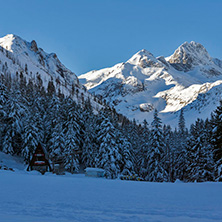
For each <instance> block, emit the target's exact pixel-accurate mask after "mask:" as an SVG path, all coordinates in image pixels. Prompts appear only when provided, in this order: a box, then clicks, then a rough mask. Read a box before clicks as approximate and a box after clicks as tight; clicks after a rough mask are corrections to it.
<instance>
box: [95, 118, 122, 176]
mask: <svg viewBox="0 0 222 222" xmlns="http://www.w3.org/2000/svg"><path fill="white" fill-rule="evenodd" d="M98 127H99V128H98V133H97V141H98V144H99V152H98V155H97V158H96V159H97V160H96V166H97V167H99V168H102V169H104V170H105V176H106V177H107V178H110V179H113V178H117V176H118V174H119V173H120V167H119V163H120V162H121V160H122V156H121V154H120V150H119V144H118V141H117V132H116V129H115V128H114V126H113V125H112V123H111V122H110V120H109V119H108V118H104V120H103V121H102V123H101V124H100V125H99V126H98Z"/></svg>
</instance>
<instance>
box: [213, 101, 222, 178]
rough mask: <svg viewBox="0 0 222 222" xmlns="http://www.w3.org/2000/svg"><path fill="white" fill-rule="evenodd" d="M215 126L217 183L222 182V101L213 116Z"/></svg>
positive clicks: (214, 141) (214, 146)
mask: <svg viewBox="0 0 222 222" xmlns="http://www.w3.org/2000/svg"><path fill="white" fill-rule="evenodd" d="M211 122H212V125H213V140H212V144H213V153H214V161H215V163H216V166H215V172H216V174H215V177H216V180H217V181H222V100H221V101H220V105H219V106H218V107H217V109H216V110H215V111H214V114H213V116H212V120H211Z"/></svg>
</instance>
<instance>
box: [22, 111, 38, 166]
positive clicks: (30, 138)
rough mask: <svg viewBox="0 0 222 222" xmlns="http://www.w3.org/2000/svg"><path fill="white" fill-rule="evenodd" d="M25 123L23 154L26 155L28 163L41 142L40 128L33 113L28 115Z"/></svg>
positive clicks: (25, 158)
mask: <svg viewBox="0 0 222 222" xmlns="http://www.w3.org/2000/svg"><path fill="white" fill-rule="evenodd" d="M24 123H25V124H24V125H25V126H24V130H23V133H22V141H23V142H22V151H21V155H22V156H23V157H24V160H25V162H26V163H28V162H29V161H30V159H31V157H32V154H33V152H34V150H35V149H36V147H37V145H38V143H39V129H38V127H37V125H36V121H35V118H34V115H33V113H31V114H30V113H29V115H27V116H26V120H25V122H24Z"/></svg>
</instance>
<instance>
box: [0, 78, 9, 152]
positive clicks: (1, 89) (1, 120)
mask: <svg viewBox="0 0 222 222" xmlns="http://www.w3.org/2000/svg"><path fill="white" fill-rule="evenodd" d="M7 100H8V93H7V89H6V87H5V85H4V84H3V83H2V81H0V150H2V149H3V147H2V144H3V130H4V128H5V125H6V119H7V111H6V102H7Z"/></svg>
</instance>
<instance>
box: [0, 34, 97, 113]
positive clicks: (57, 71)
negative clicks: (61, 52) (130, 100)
mask: <svg viewBox="0 0 222 222" xmlns="http://www.w3.org/2000/svg"><path fill="white" fill-rule="evenodd" d="M0 71H2V73H3V74H5V75H6V74H7V75H9V76H11V77H12V78H15V77H16V78H18V73H22V74H23V76H24V77H25V79H26V82H27V83H28V82H29V81H32V82H33V84H34V83H36V82H40V84H41V85H42V87H44V89H45V90H47V88H48V85H49V82H50V84H53V85H54V87H55V91H56V93H57V94H63V95H64V96H71V97H72V98H73V100H75V101H76V102H77V103H81V101H80V99H82V101H83V100H84V99H85V100H86V99H87V98H91V99H92V100H91V102H92V106H93V108H95V107H96V106H97V107H98V110H99V109H100V107H101V106H100V105H98V104H97V102H95V101H94V98H93V97H92V95H90V94H89V93H88V92H87V90H86V88H85V87H84V86H82V85H81V84H80V83H79V80H78V78H77V76H76V75H75V73H73V72H72V71H70V70H69V69H67V68H66V67H65V66H64V65H63V64H62V63H61V61H60V60H59V59H58V57H57V55H56V54H55V53H47V52H45V51H44V50H43V49H42V48H39V47H38V46H37V43H36V41H35V40H32V41H31V42H28V41H26V40H23V39H22V38H21V37H19V36H17V35H14V34H8V35H6V36H4V37H2V38H0ZM0 74H1V73H0ZM79 95H81V97H80V96H79Z"/></svg>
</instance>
